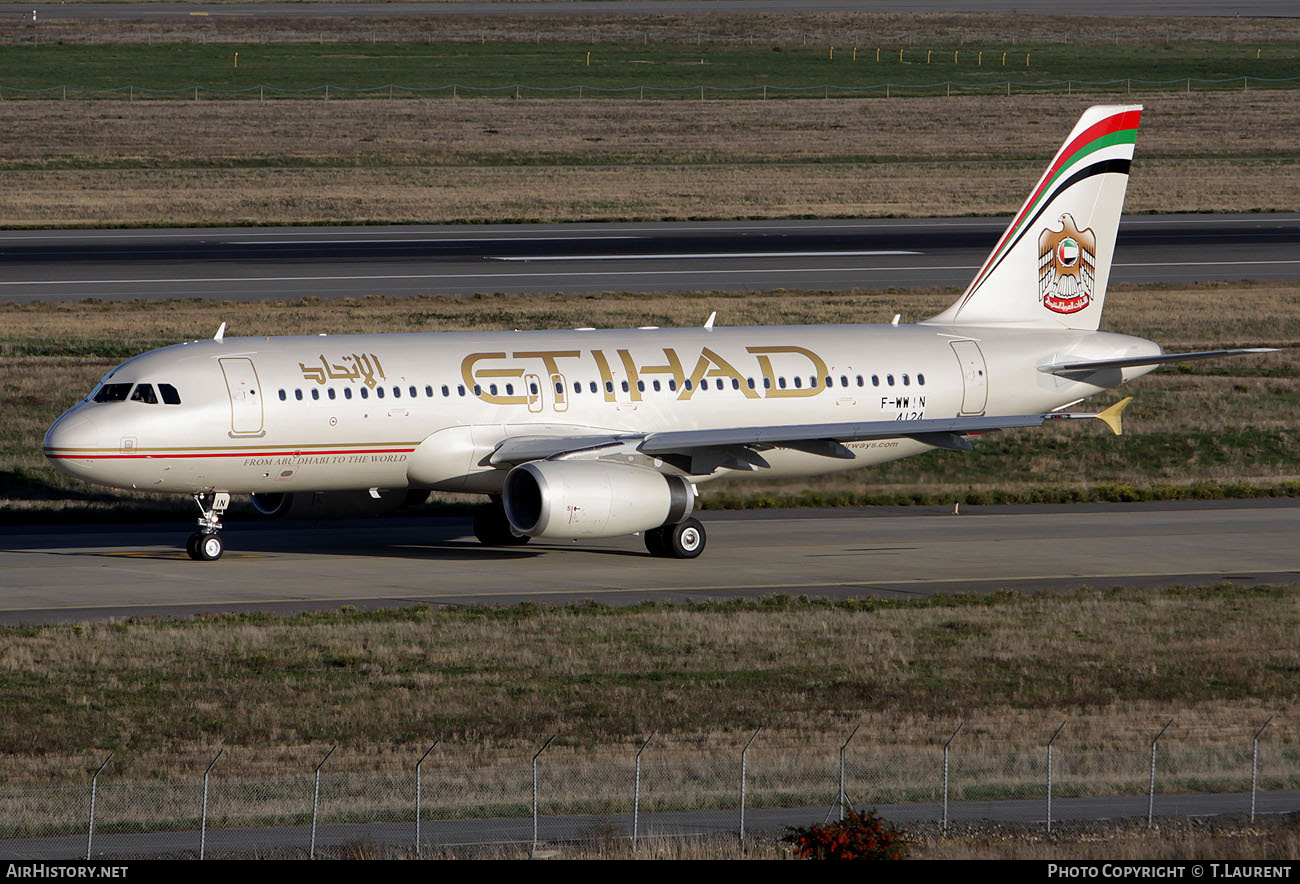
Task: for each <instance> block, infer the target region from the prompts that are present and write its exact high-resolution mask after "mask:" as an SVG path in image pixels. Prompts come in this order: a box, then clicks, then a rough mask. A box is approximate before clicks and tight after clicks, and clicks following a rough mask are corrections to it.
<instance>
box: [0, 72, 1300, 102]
mask: <svg viewBox="0 0 1300 884" xmlns="http://www.w3.org/2000/svg"><path fill="white" fill-rule="evenodd" d="M1297 87H1300V76H1295V77H1253V76H1240V77H1228V78H1223V79H1204V78H1201V77H1177V78H1175V79H1170V80H1143V79H1140V78H1137V77H1125V78H1122V79H1115V80H1043V81H1031V80H996V81H987V82H980V83H975V82H964V81H960V80H939V81H936V82H933V83H889V82H886V83H863V84H836V83H822V84H819V85H808V86H775V85H767V84H763V85H755V86H715V85H710V84H707V83H699V84H695V85H691V86H648V85H638V86H591V85H587V84H582V83H575V84H573V85H570V86H531V85H528V84H527V83H511V84H507V85H501V86H475V85H472V84H466V83H447V84H444V85H440V86H403V85H400V84H396V83H387V84H384V85H382V86H364V87H351V86H338V85H334V84H330V83H323V84H321V85H319V86H307V87H304V88H301V89H285V88H281V87H278V86H268V85H265V84H259V85H256V86H244V87H241V88H239V89H217V88H214V87H211V86H202V85H190V86H180V87H177V88H174V89H152V88H148V87H145V86H135V85H132V84H126V85H123V86H113V87H110V88H106V89H90V88H86V87H83V86H70V85H60V86H42V87H39V88H31V89H29V88H22V87H18V86H6V85H3V84H0V101H15V100H22V99H41V100H47V101H48V100H50V99H54V100H60V101H72V100H76V101H84V100H116V101H150V100H152V101H165V100H187V101H204V100H208V101H212V100H231V99H243V100H246V101H248V100H251V101H272V100H275V99H286V98H295V99H304V98H312V99H320V100H323V101H329V100H330V99H363V98H365V99H392V100H397V99H407V98H450V99H462V98H518V99H523V98H577V99H591V98H619V99H624V100H627V99H635V100H666V99H687V100H696V101H710V100H714V101H716V100H730V99H749V100H767V99H773V100H775V99H783V98H785V99H789V98H808V99H819V98H820V99H830V98H884V99H887V98H902V97H907V96H913V97H917V96H920V97H925V96H929V97H934V96H947V97H952V96H959V95H1006V96H1014V95H1040V94H1059V95H1073V94H1074V93H1076V92H1078V93H1086V94H1089V95H1093V94H1097V95H1142V94H1149V93H1167V92H1224V91H1228V92H1233V91H1235V92H1250V91H1251V90H1255V91H1258V90H1260V89H1295V88H1297Z"/></svg>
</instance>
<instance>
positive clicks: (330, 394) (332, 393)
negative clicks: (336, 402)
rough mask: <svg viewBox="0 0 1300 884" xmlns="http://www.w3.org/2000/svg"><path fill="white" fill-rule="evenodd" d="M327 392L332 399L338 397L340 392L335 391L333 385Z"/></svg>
mask: <svg viewBox="0 0 1300 884" xmlns="http://www.w3.org/2000/svg"><path fill="white" fill-rule="evenodd" d="M327 392H328V393H329V397H330V398H331V399H337V398H338V393H336V392H334V388H333V387H330V388H329V390H328V391H327Z"/></svg>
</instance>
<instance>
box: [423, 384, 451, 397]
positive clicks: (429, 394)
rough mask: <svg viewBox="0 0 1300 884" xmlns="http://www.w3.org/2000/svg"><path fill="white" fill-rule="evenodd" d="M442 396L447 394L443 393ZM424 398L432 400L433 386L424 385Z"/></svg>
mask: <svg viewBox="0 0 1300 884" xmlns="http://www.w3.org/2000/svg"><path fill="white" fill-rule="evenodd" d="M442 395H444V396H446V395H447V394H446V393H443V394H442ZM424 398H426V399H432V398H433V384H426V385H425V387H424Z"/></svg>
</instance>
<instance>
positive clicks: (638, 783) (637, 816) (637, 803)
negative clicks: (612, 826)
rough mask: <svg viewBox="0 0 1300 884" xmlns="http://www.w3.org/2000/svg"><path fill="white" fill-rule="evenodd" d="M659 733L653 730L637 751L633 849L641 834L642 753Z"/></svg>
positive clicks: (633, 792) (634, 784)
mask: <svg viewBox="0 0 1300 884" xmlns="http://www.w3.org/2000/svg"><path fill="white" fill-rule="evenodd" d="M657 733H659V731H658V730H653V731H651V732H650V736H648V737H646V740H645V742H644V743H642V744H641V748H640V749H638V750H637V753H636V780H635V782H634V783H633V786H632V849H633V850H636V842H637V835H638V834H639V828H638V827H639V825H640V822H641V753H642V752H644V751H645V747H646V746H649V745H650V741H651V740H653V739H654V738H655V734H657Z"/></svg>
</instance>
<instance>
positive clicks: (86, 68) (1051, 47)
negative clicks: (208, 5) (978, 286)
mask: <svg viewBox="0 0 1300 884" xmlns="http://www.w3.org/2000/svg"><path fill="white" fill-rule="evenodd" d="M853 49H854V47H853V46H851V45H843V46H839V47H836V48H835V51H834V57H833V58H832V57H831V52H830V50H829V49H828V47H825V46H819V47H815V48H814V47H786V46H783V45H781V46H770V45H764V46H682V45H657V46H637V45H629V44H627V43H595V44H579V45H568V44H554V43H544V44H533V43H527V42H513V43H512V42H506V43H492V44H487V45H474V44H466V43H435V44H433V45H422V44H419V43H378V44H371V43H345V44H336V43H330V44H326V45H311V44H287V43H286V44H270V45H262V44H244V45H239V44H224V45H178V44H172V45H160V46H138V45H123V44H116V45H112V44H110V45H98V46H85V45H77V44H70V43H69V44H46V45H37V46H28V45H20V46H13V47H8V48H6V49H5V50H4V52H3V53H0V85H3V86H5V87H8V88H12V89H43V88H50V87H55V86H63V85H67V86H69V87H75V88H77V89H86V90H93V89H116V88H119V87H125V86H127V85H128V84H131V85H134V86H135V87H138V88H141V89H152V90H182V89H186V88H187V87H191V86H194V85H199V86H202V87H204V88H206V89H210V90H239V89H247V88H250V87H256V86H259V85H262V84H265V85H267V86H270V87H274V88H276V89H283V90H302V89H314V88H316V87H320V86H322V85H324V84H326V83H328V84H331V85H333V86H335V87H339V88H345V89H373V88H377V87H384V86H387V85H389V84H397V85H399V86H409V87H412V88H419V89H430V88H437V87H443V86H450V85H451V84H453V83H458V84H461V85H462V86H465V87H483V88H487V87H502V86H513V85H514V84H522V85H523V86H524V87H531V88H532V89H534V90H542V89H563V88H567V87H570V86H577V85H578V84H583V85H584V86H586V87H588V91H587V92H586V93H585V94H586V95H587V96H592V94H593V93H592V92H591V91H590V90H591V89H631V88H633V87H638V86H643V85H644V86H647V87H653V88H656V89H680V90H688V89H690V88H691V87H698V86H700V85H706V86H711V87H715V88H716V89H738V88H750V87H756V86H763V85H768V86H769V87H813V86H821V85H823V84H831V85H841V86H870V85H875V84H884V83H886V82H889V83H894V84H899V85H920V84H931V83H942V82H944V81H948V80H951V81H959V82H964V83H974V84H982V83H983V84H992V83H1002V82H1003V81H1005V80H1007V79H1011V80H1014V81H1017V82H1050V81H1056V80H1067V79H1072V80H1076V81H1110V80H1123V79H1126V78H1135V79H1142V80H1148V81H1160V80H1177V79H1183V78H1187V77H1191V78H1193V79H1194V80H1195V79H1202V80H1224V79H1233V78H1238V77H1241V76H1243V75H1250V76H1252V77H1258V78H1286V77H1292V76H1295V75H1296V72H1297V70H1298V66H1297V62H1300V45H1295V44H1292V43H1281V44H1270V45H1269V46H1268V47H1267V48H1265V49H1264V50H1262V53H1261V57H1260V58H1255V53H1256V48H1255V47H1253V46H1249V45H1246V44H1244V43H1230V42H1179V43H1174V44H1165V43H1163V42H1151V43H1142V44H1137V45H1136V46H1135V45H1133V44H1131V43H1129V44H1125V45H1122V46H1121V45H1107V44H1104V43H1088V44H1082V45H1080V44H1073V45H1072V44H1060V43H1052V44H1030V45H1026V44H1024V43H1023V42H1021V43H1019V44H1018V45H1016V46H1010V45H998V44H989V45H969V44H967V45H963V46H957V45H955V44H943V43H940V42H936V43H934V44H933V45H917V46H909V47H903V57H902V61H901V62H900V60H899V54H898V52H899V49H898V47H897V46H896V45H895V46H881V47H879V49H880V53H879V61H876V49H877V47H875V46H859V47H857V58H856V60H854V58H853ZM588 52H590V55H591V57H590V64H588V60H587V53H588ZM954 52H957V53H958V55H957V58H956V62H954V56H953V53H954ZM236 53H238V57H239V65H238V67H237V68H236V67H235V55H236ZM927 53H929V61H928V62H927ZM981 53H983V56H982V59H981V58H980V54H981ZM1003 53H1005V54H1006V55H1005V65H1004V63H1003ZM1026 55H1028V62H1029V63H1028V66H1026ZM1117 88H1119V89H1120V90H1121V91H1123V90H1124V89H1125V88H1126V87H1125V86H1124V85H1120V86H1119V87H1117ZM1234 88H1240V84H1239V83H1238V84H1235V86H1234ZM384 94H387V93H386V92H385V93H384ZM459 94H460V95H461V96H462V97H466V96H469V95H472V94H473V92H471V91H466V90H460V92H459ZM497 94H498V95H500V94H501V93H499V92H498V93H497ZM530 94H532V95H537V94H539V93H538V92H531V93H530ZM757 94H758V93H752V92H751V93H749V97H757ZM841 94H843V93H841ZM692 95H694V94H693V93H692ZM714 97H723V96H720V95H717V94H715V95H714Z"/></svg>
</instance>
